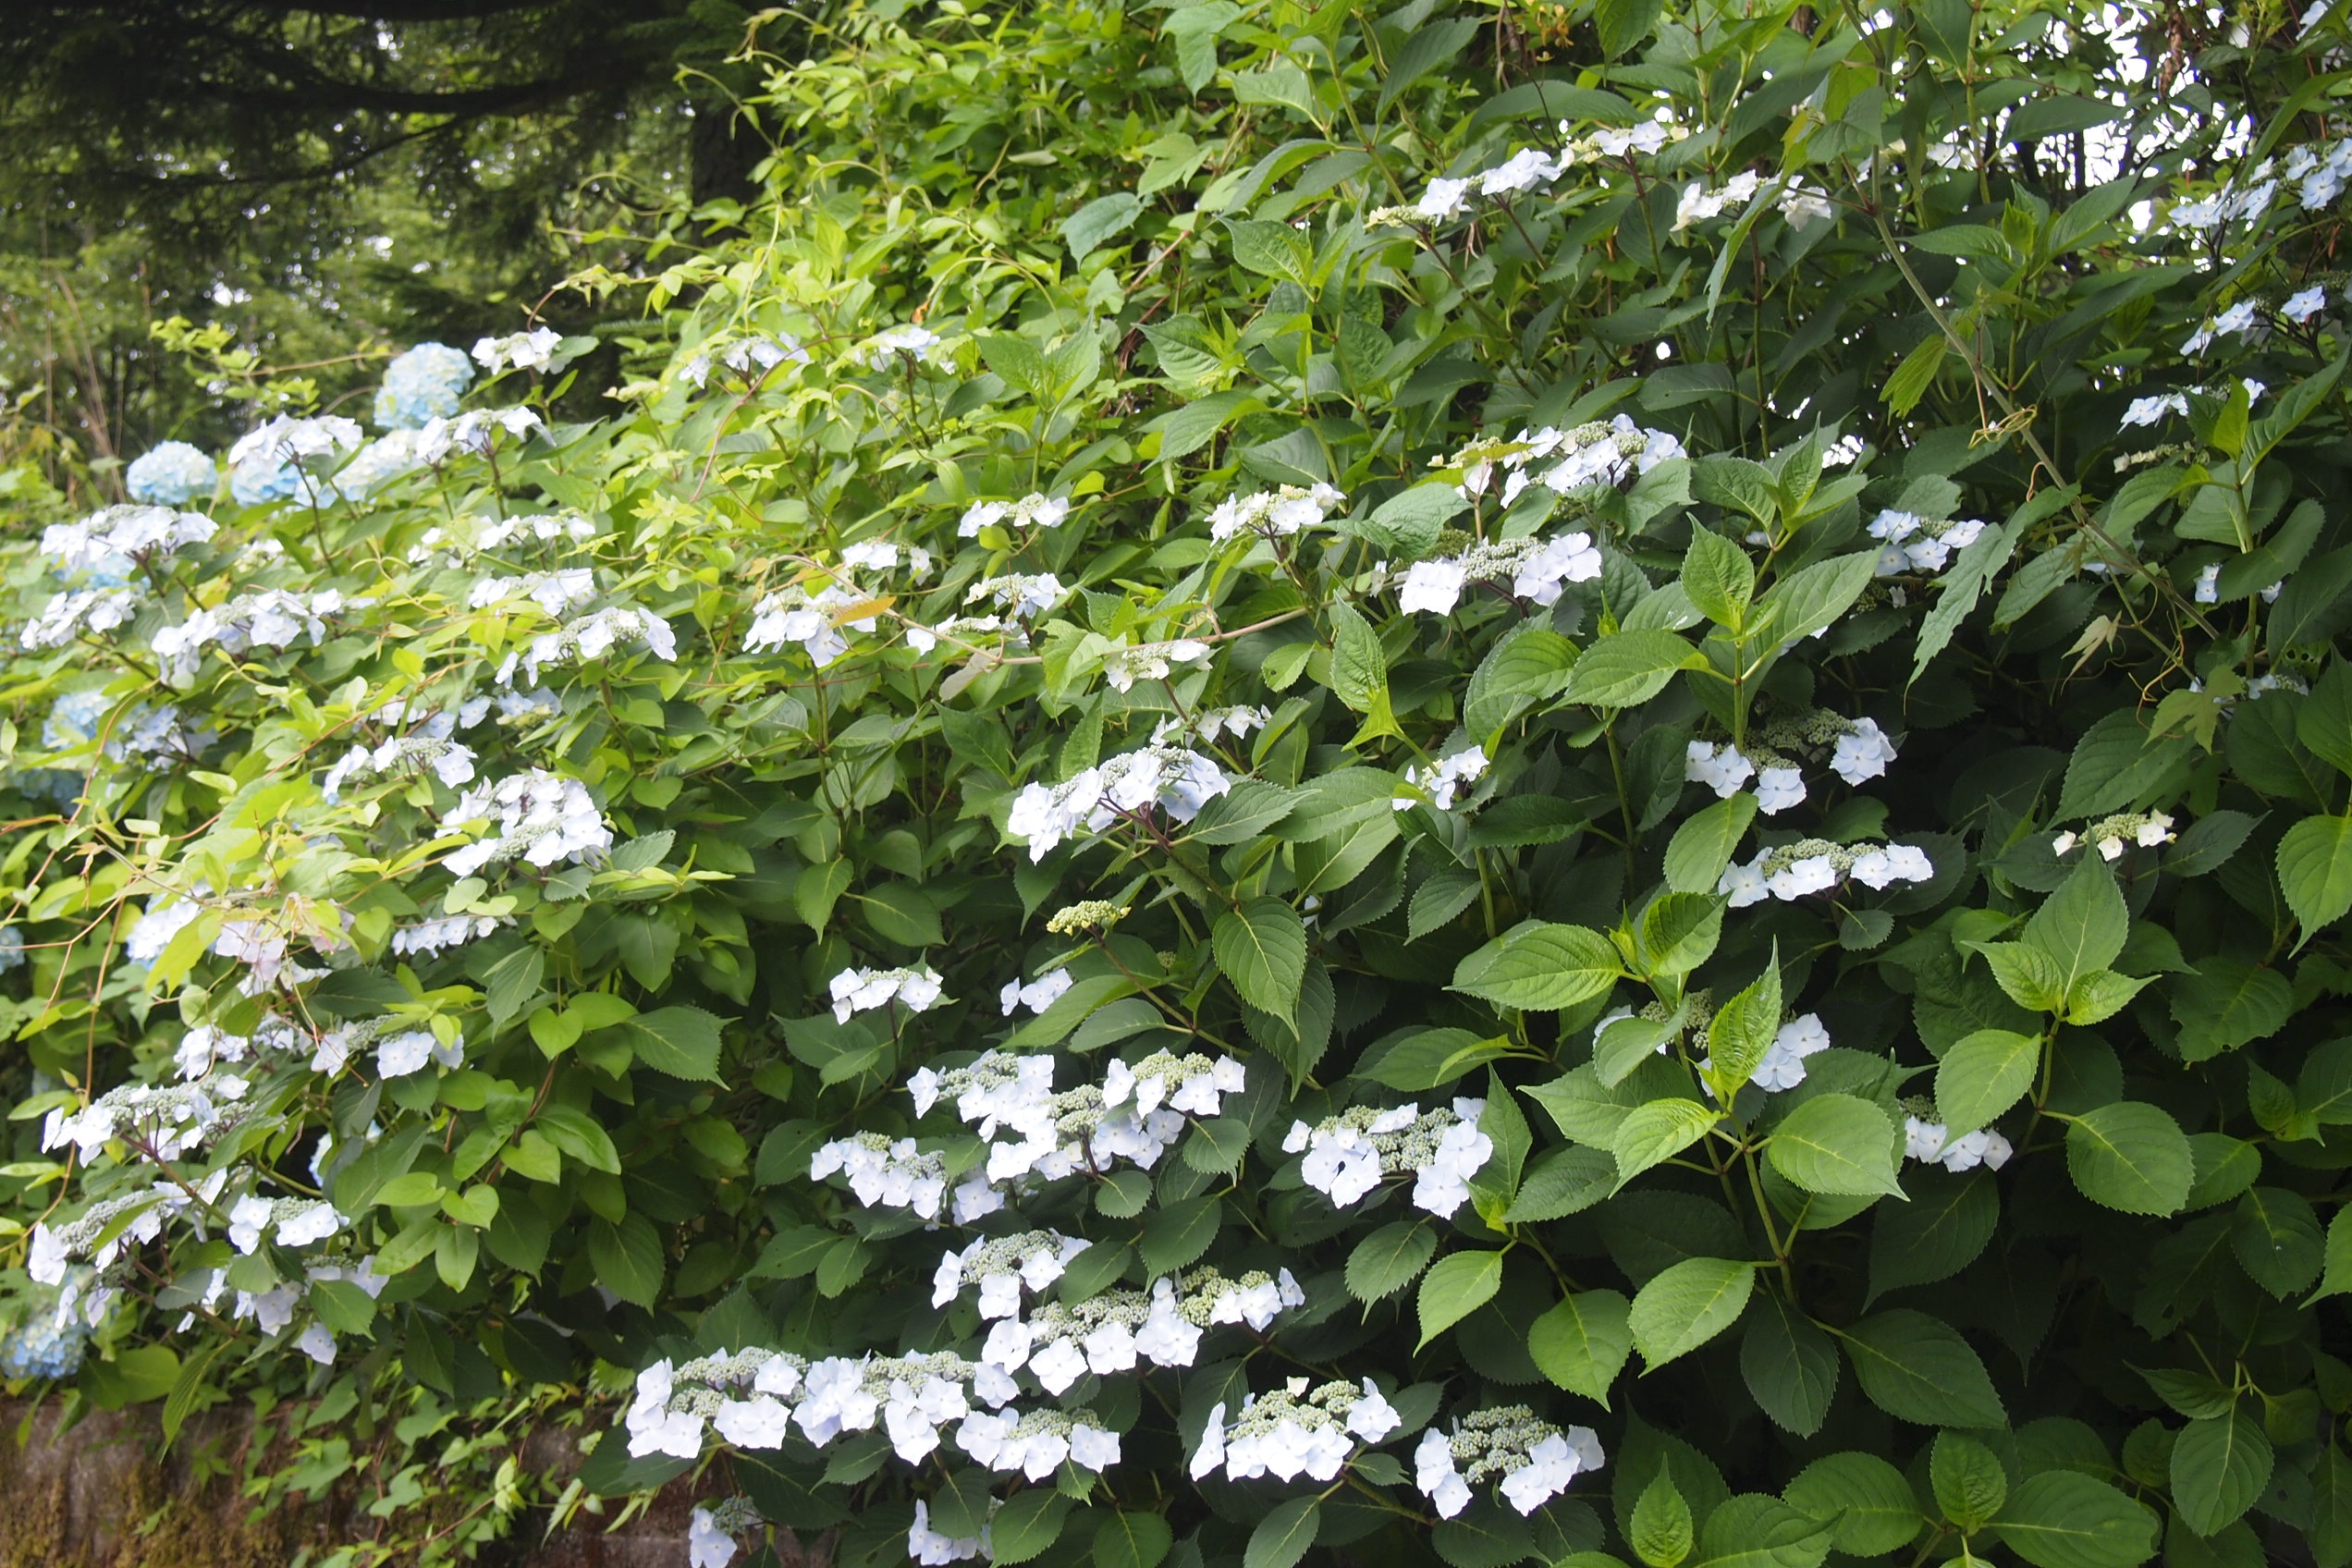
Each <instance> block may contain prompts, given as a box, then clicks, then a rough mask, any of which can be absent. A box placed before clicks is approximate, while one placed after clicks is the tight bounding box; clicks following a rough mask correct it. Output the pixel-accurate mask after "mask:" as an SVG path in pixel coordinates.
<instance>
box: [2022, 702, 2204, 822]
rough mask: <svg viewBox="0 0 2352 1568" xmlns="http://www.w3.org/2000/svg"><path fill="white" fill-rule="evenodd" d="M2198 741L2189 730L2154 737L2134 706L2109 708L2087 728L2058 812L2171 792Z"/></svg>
mask: <svg viewBox="0 0 2352 1568" xmlns="http://www.w3.org/2000/svg"><path fill="white" fill-rule="evenodd" d="M2195 750H2196V743H2195V742H2194V741H2190V740H2189V739H2188V738H2187V737H2186V736H2179V735H2175V736H2171V737H2168V738H2165V739H2162V740H2158V739H2152V738H2150V735H2149V732H2148V729H2147V728H2146V727H2145V726H2144V725H2143V724H2142V723H2141V722H2140V719H2139V716H2138V714H2137V713H2135V712H2134V711H2133V710H2132V709H2130V708H2120V709H2117V710H2116V711H2115V712H2113V713H2111V714H2108V715H2107V716H2106V717H2103V718H2101V719H2100V720H2099V721H2098V722H2097V723H2095V724H2093V725H2092V726H2091V727H2090V728H2089V729H2087V730H2085V731H2083V737H2082V739H2081V740H2079V741H2076V742H2075V751H2074V755H2073V756H2072V757H2071V758H2069V759H2068V761H2067V763H2066V782H2065V785H2064V788H2063V789H2062V790H2060V791H2059V795H2058V809H2057V812H2056V814H2055V815H2057V816H2059V817H2061V818H2064V819H2067V820H2072V819H2074V818H2076V817H2085V816H2104V815H2107V814H2108V813H2110V812H2115V811H2124V810H2126V809H2129V808H2130V807H2132V806H2135V805H2137V804H2138V803H2139V802H2142V801H2153V800H2154V799H2155V798H2156V797H2157V796H2158V795H2160V794H2162V793H2163V792H2165V791H2166V790H2168V789H2169V787H2170V784H2169V780H2170V778H2171V777H2172V775H2173V774H2174V772H2175V770H2176V769H2183V768H2186V767H2187V763H2188V758H2189V754H2190V753H2192V752H2193V751H2195Z"/></svg>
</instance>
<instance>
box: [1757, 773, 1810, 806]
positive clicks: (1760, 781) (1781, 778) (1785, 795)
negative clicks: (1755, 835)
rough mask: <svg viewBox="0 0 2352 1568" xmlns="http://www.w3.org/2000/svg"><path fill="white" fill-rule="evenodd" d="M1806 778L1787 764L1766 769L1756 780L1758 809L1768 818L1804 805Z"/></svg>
mask: <svg viewBox="0 0 2352 1568" xmlns="http://www.w3.org/2000/svg"><path fill="white" fill-rule="evenodd" d="M1804 800H1805V776H1804V775H1803V774H1802V773H1800V772H1798V771H1797V770H1796V769H1795V767H1792V766H1789V765H1787V764H1785V763H1776V764H1773V765H1772V766H1768V767H1766V768H1765V769H1764V770H1763V771H1762V772H1761V773H1759V774H1758V775H1757V778H1756V808H1757V809H1758V811H1760V812H1762V813H1764V814H1765V815H1767V816H1770V815H1775V814H1777V813H1780V812H1783V811H1786V810H1788V808H1789V807H1791V806H1793V805H1799V804H1802V803H1803V802H1804Z"/></svg>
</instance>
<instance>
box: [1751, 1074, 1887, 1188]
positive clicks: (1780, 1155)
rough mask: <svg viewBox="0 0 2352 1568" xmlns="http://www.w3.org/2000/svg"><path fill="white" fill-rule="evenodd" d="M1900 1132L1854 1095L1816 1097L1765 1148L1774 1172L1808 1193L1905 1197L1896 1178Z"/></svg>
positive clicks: (1875, 1108)
mask: <svg viewBox="0 0 2352 1568" xmlns="http://www.w3.org/2000/svg"><path fill="white" fill-rule="evenodd" d="M1894 1152H1895V1128H1894V1123H1893V1121H1889V1120H1888V1118H1887V1113H1886V1112H1885V1111H1883V1110H1881V1109H1880V1108H1879V1107H1878V1106H1876V1105H1874V1104H1872V1103H1871V1102H1870V1101H1868V1100H1866V1099H1858V1098H1856V1096H1852V1095H1816V1096H1814V1097H1813V1098H1811V1099H1809V1100H1807V1101H1806V1102H1805V1103H1804V1104H1803V1105H1800V1106H1798V1107H1797V1108H1796V1109H1795V1110H1793V1111H1791V1112H1790V1113H1789V1115H1788V1118H1787V1119H1786V1120H1785V1121H1782V1123H1781V1124H1780V1126H1779V1128H1778V1129H1776V1130H1775V1131H1774V1132H1773V1133H1772V1136H1771V1140H1770V1142H1769V1143H1767V1144H1766V1145H1765V1154H1766V1157H1767V1158H1770V1160H1771V1162H1772V1169H1773V1170H1777V1171H1779V1172H1780V1173H1781V1174H1782V1175H1783V1176H1785V1177H1787V1178H1788V1179H1789V1180H1790V1181H1792V1182H1795V1183H1796V1184H1797V1185H1798V1186H1800V1187H1802V1188H1804V1189H1805V1190H1806V1191H1807V1192H1808V1193H1834V1194H1847V1195H1850V1196H1855V1197H1865V1196H1869V1195H1871V1194H1893V1196H1896V1197H1900V1196H1902V1195H1903V1188H1902V1185H1901V1184H1900V1183H1899V1182H1896V1181H1895V1179H1894Z"/></svg>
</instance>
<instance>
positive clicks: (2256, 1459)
mask: <svg viewBox="0 0 2352 1568" xmlns="http://www.w3.org/2000/svg"><path fill="white" fill-rule="evenodd" d="M2271 1465H2272V1454H2271V1439H2270V1436H2269V1434H2267V1433H2265V1432H2264V1431H2263V1430H2262V1423H2261V1421H2260V1418H2259V1417H2257V1416H2255V1415H2253V1414H2252V1413H2251V1412H2250V1411H2248V1410H2247V1409H2245V1408H2243V1407H2240V1408H2238V1409H2236V1410H2233V1411H2231V1412H2230V1414H2228V1415H2209V1416H2207V1417H2205V1418H2204V1419H2203V1420H2200V1421H2191V1422H2190V1423H2189V1424H2188V1425H2187V1426H2186V1427H2182V1428H2181V1431H2180V1435H2179V1436H2178V1437H2177V1438H2175V1439H2174V1442H2173V1463H2172V1481H2173V1506H2174V1508H2177V1509H2179V1510H2180V1516H2181V1520H2182V1522H2183V1523H2184V1524H2186V1525H2187V1526H2188V1527H2189V1528H2190V1529H2192V1530H2195V1531H2196V1532H2197V1533H2198V1534H2199V1535H2200V1536H2212V1535H2217V1534H2219V1533H2220V1532H2221V1530H2222V1527H2223V1525H2228V1524H2229V1523H2230V1522H2231V1521H2232V1520H2235V1519H2236V1518H2238V1517H2239V1516H2240V1515H2242V1514H2243V1513H2245V1512H2246V1511H2247V1510H2248V1509H2249V1508H2251V1507H2253V1506H2254V1500H2255V1499H2256V1498H2258V1497H2260V1496H2261V1495H2262V1488H2264V1487H2266V1486H2268V1485H2269V1484H2270V1480H2271Z"/></svg>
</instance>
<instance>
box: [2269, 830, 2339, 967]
mask: <svg viewBox="0 0 2352 1568" xmlns="http://www.w3.org/2000/svg"><path fill="white" fill-rule="evenodd" d="M2278 879H2279V891H2280V892H2282V893H2284V894H2285V896H2286V907H2287V908H2289V909H2291V910H2293V911H2294V912H2295V918H2296V920H2297V923H2298V924H2300V925H2302V927H2303V939H2304V940H2305V941H2307V942H2308V941H2309V940H2310V939H2311V937H2313V936H2314V935H2315V934H2317V933H2318V932H2319V931H2321V930H2322V929H2323V928H2325V927H2327V926H2330V925H2334V924H2335V923H2336V922H2337V921H2338V920H2341V919H2343V918H2344V913H2345V912H2346V910H2352V816H2307V817H2305V818H2304V819H2303V820H2302V821H2300V822H2298V823H2297V824H2296V825H2295V826H2294V827H2290V828H2288V829H2287V830H2286V836H2285V838H2283V839H2280V840H2279V847H2278Z"/></svg>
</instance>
